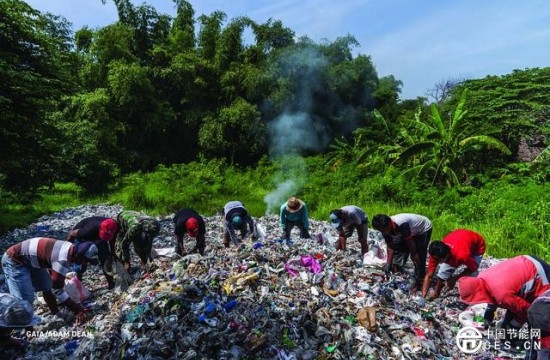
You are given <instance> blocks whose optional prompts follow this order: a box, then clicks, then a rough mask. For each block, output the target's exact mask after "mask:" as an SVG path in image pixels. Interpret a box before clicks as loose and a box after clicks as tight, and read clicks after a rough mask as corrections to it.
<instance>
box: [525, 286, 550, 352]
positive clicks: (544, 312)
mask: <svg viewBox="0 0 550 360" xmlns="http://www.w3.org/2000/svg"><path fill="white" fill-rule="evenodd" d="M527 322H528V323H529V326H530V327H531V329H539V330H540V332H541V333H540V339H539V341H540V349H539V350H537V357H536V358H533V357H530V359H536V360H550V290H547V291H545V292H544V293H542V294H541V295H540V296H539V297H537V298H536V299H535V301H533V303H532V304H531V306H530V307H529V309H527ZM531 349H533V346H531ZM528 352H529V351H528Z"/></svg>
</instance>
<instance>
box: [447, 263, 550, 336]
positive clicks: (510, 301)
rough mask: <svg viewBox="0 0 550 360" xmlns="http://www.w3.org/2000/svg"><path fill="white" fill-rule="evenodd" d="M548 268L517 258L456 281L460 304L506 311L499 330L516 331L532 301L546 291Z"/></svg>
mask: <svg viewBox="0 0 550 360" xmlns="http://www.w3.org/2000/svg"><path fill="white" fill-rule="evenodd" d="M549 279H550V265H548V264H547V263H545V262H544V261H542V260H541V259H539V258H537V257H535V256H530V255H520V256H516V257H513V258H511V259H508V260H504V261H502V262H500V263H498V264H496V265H493V266H491V267H490V268H488V269H486V270H484V271H482V272H480V273H479V275H478V276H477V277H463V278H461V279H459V280H458V292H459V294H460V300H461V301H462V302H464V303H466V304H468V305H474V304H483V303H487V304H491V305H493V306H496V307H501V308H503V309H506V310H507V311H506V315H505V317H504V319H505V320H504V322H503V323H502V324H501V327H511V328H516V329H517V328H520V327H521V326H522V325H523V324H524V323H525V322H526V321H527V310H528V309H529V307H530V306H531V304H532V303H533V301H534V300H535V299H536V298H537V297H538V296H540V295H542V293H544V292H545V291H548V290H550V282H549Z"/></svg>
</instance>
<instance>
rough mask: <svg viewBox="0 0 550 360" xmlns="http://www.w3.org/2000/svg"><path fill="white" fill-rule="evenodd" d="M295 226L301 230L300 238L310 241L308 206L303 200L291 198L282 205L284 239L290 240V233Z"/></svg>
mask: <svg viewBox="0 0 550 360" xmlns="http://www.w3.org/2000/svg"><path fill="white" fill-rule="evenodd" d="M294 226H297V227H298V229H300V238H302V239H310V238H311V235H310V234H309V218H308V211H307V205H306V203H305V202H303V201H302V200H300V199H298V198H296V197H294V196H291V197H289V198H288V201H286V202H285V203H284V204H282V205H281V228H282V229H283V239H286V240H290V231H291V230H292V228H293V227H294Z"/></svg>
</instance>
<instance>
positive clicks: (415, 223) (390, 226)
mask: <svg viewBox="0 0 550 360" xmlns="http://www.w3.org/2000/svg"><path fill="white" fill-rule="evenodd" d="M372 227H373V228H375V229H376V230H378V231H380V232H381V233H382V235H383V236H384V240H385V242H386V245H387V246H388V259H387V262H386V265H385V267H384V270H385V271H386V272H391V271H402V270H403V268H404V267H405V264H406V263H407V261H408V259H409V256H410V258H411V260H412V262H413V264H414V281H413V283H412V284H411V290H410V292H411V293H415V292H416V291H417V290H419V289H420V288H421V287H422V281H423V280H424V276H425V275H426V259H427V257H428V243H429V242H430V239H431V236H432V222H431V221H430V219H428V218H427V217H425V216H423V215H417V214H397V215H393V216H388V215H385V214H378V215H375V216H374V218H373V219H372Z"/></svg>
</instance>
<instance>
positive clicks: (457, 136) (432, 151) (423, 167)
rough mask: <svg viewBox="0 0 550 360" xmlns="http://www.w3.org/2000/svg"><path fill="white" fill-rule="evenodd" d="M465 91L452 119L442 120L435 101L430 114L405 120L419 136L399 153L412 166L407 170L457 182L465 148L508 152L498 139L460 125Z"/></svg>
mask: <svg viewBox="0 0 550 360" xmlns="http://www.w3.org/2000/svg"><path fill="white" fill-rule="evenodd" d="M466 92H467V91H466V90H464V92H463V93H462V96H461V98H460V102H459V103H458V105H457V107H456V109H455V112H454V114H453V116H452V118H451V119H450V120H449V121H448V122H444V121H443V120H442V119H441V116H440V114H439V110H438V108H437V106H436V105H435V104H431V106H430V109H431V116H428V117H427V118H421V116H420V115H421V114H420V111H418V112H417V113H416V114H415V118H414V120H412V121H408V122H407V123H408V124H409V125H410V126H411V127H412V128H413V129H414V130H416V135H417V136H418V138H419V139H420V141H419V142H417V143H416V144H414V145H412V146H409V147H408V148H406V149H405V150H403V152H401V153H400V154H399V157H398V160H401V161H406V162H409V163H410V164H411V165H412V167H411V168H410V169H409V170H407V171H406V173H413V174H416V176H423V175H429V176H430V177H431V182H432V184H434V183H446V184H447V186H452V185H459V184H460V181H459V176H458V175H457V171H460V173H461V174H466V171H465V167H464V163H465V162H466V157H465V152H466V151H479V150H480V149H481V148H482V147H487V148H490V149H496V150H499V151H500V152H502V153H504V154H507V155H510V150H509V149H508V148H507V147H506V145H504V144H503V143H502V142H501V141H499V140H497V139H495V138H494V137H491V136H489V135H487V134H475V133H474V131H472V130H473V129H468V128H463V125H464V119H465V117H466V114H467V110H465V109H464V104H465V102H466Z"/></svg>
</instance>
